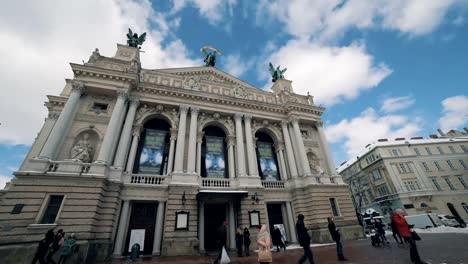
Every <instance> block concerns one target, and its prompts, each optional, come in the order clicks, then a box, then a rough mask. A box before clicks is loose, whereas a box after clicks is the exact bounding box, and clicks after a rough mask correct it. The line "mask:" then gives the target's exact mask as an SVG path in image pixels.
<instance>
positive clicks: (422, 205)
mask: <svg viewBox="0 0 468 264" xmlns="http://www.w3.org/2000/svg"><path fill="white" fill-rule="evenodd" d="M428 207H429V206H428V205H427V203H421V208H428Z"/></svg>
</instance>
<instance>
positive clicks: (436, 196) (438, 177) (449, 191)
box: [338, 128, 468, 221]
mask: <svg viewBox="0 0 468 264" xmlns="http://www.w3.org/2000/svg"><path fill="white" fill-rule="evenodd" d="M465 130H467V131H468V129H466V128H465ZM359 156H360V157H358V158H356V159H353V160H350V161H348V162H346V163H344V164H342V166H341V167H340V168H339V169H338V171H339V172H340V175H341V176H342V177H343V179H344V181H345V182H347V183H348V184H349V187H350V191H351V193H352V194H353V200H354V203H355V204H356V205H358V204H359V203H361V213H365V211H366V210H368V209H373V210H375V211H377V212H379V213H380V214H382V215H383V216H384V217H385V219H386V221H390V220H389V217H390V212H391V210H390V209H392V210H394V209H397V208H401V209H404V210H405V211H406V212H407V213H408V214H409V215H415V214H423V213H426V212H433V213H437V214H447V215H454V216H457V215H458V216H459V217H460V218H462V219H464V220H465V221H468V137H467V133H464V132H459V131H454V130H451V131H450V132H449V133H446V134H443V133H442V137H438V136H436V135H431V136H430V138H428V139H424V138H422V137H414V138H411V139H405V138H397V139H396V140H395V141H388V140H387V139H381V140H379V142H377V143H374V144H369V145H368V146H367V147H366V150H365V151H364V152H363V153H362V154H361V155H359ZM450 185H451V186H450ZM451 207H452V208H451Z"/></svg>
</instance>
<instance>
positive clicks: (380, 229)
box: [374, 219, 390, 244]
mask: <svg viewBox="0 0 468 264" xmlns="http://www.w3.org/2000/svg"><path fill="white" fill-rule="evenodd" d="M374 227H375V229H376V230H377V233H378V234H379V235H380V237H381V238H382V244H385V243H386V244H390V242H388V240H387V237H386V236H385V229H384V228H385V226H384V224H383V223H382V221H381V220H380V219H375V225H374Z"/></svg>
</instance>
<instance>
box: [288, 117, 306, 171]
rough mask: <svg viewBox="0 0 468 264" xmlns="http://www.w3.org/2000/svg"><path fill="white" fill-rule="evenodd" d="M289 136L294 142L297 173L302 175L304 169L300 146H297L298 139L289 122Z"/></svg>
mask: <svg viewBox="0 0 468 264" xmlns="http://www.w3.org/2000/svg"><path fill="white" fill-rule="evenodd" d="M288 131H289V138H290V140H291V143H292V147H293V153H294V157H295V158H294V162H295V164H296V169H297V174H298V175H300V176H302V175H304V171H303V170H302V164H301V158H300V157H299V147H298V146H297V140H296V136H295V133H294V129H293V127H292V126H290V125H289V124H288Z"/></svg>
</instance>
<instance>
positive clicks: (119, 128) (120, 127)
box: [107, 102, 128, 165]
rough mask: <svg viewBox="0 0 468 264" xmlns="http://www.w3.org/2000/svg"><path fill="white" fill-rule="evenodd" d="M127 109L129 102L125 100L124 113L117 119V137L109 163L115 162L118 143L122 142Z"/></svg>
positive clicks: (113, 142)
mask: <svg viewBox="0 0 468 264" xmlns="http://www.w3.org/2000/svg"><path fill="white" fill-rule="evenodd" d="M127 110H128V104H127V103H126V102H125V103H124V106H123V109H122V114H121V115H120V116H119V120H118V121H117V124H118V126H117V132H116V137H115V138H114V140H112V147H111V150H110V157H109V160H108V161H107V163H108V164H109V165H112V164H114V162H115V157H117V147H118V143H119V142H120V138H122V131H123V126H124V124H123V123H124V121H125V116H126V114H127Z"/></svg>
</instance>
